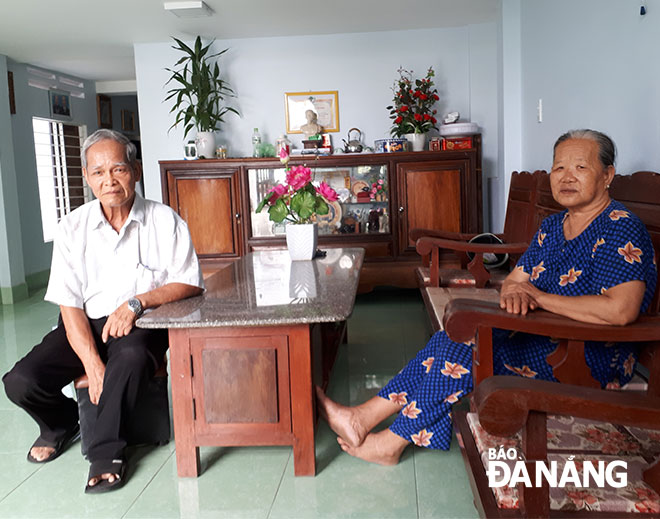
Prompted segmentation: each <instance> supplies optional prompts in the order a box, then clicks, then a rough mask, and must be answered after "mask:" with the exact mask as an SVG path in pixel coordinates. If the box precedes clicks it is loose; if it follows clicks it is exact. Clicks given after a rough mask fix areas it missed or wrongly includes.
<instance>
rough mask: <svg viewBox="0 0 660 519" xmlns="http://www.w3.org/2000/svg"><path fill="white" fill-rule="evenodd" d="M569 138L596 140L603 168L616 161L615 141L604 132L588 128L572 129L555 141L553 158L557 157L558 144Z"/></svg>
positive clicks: (612, 164)
mask: <svg viewBox="0 0 660 519" xmlns="http://www.w3.org/2000/svg"><path fill="white" fill-rule="evenodd" d="M569 139H589V140H592V141H595V142H596V143H597V144H598V159H599V160H600V163H601V164H602V166H603V168H607V167H608V166H614V161H615V159H616V146H615V145H614V141H613V140H612V139H610V138H609V137H608V136H607V135H605V134H604V133H603V132H598V131H596V130H588V129H584V130H571V131H569V132H566V133H565V134H564V135H562V136H561V137H559V139H557V142H555V146H554V148H553V149H552V160H554V159H555V152H556V151H557V146H559V145H560V144H561V143H562V142H564V141H567V140H569Z"/></svg>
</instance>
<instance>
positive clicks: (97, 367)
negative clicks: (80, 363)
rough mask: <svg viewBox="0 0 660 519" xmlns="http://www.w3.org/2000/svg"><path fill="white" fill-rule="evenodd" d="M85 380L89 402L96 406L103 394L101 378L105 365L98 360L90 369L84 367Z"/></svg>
mask: <svg viewBox="0 0 660 519" xmlns="http://www.w3.org/2000/svg"><path fill="white" fill-rule="evenodd" d="M85 373H86V374H87V380H88V381H89V389H88V391H89V401H90V402H91V403H92V404H94V405H98V403H99V399H100V398H101V393H102V392H103V377H104V376H105V364H103V362H101V360H100V359H99V360H98V362H94V364H93V365H92V366H90V367H85Z"/></svg>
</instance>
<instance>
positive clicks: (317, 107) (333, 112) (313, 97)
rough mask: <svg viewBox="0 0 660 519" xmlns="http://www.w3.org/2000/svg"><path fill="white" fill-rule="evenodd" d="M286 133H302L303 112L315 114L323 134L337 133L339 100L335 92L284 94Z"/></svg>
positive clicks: (305, 119)
mask: <svg viewBox="0 0 660 519" xmlns="http://www.w3.org/2000/svg"><path fill="white" fill-rule="evenodd" d="M284 101H285V104H286V105H285V108H286V132H287V133H303V132H302V130H301V129H300V128H301V126H303V125H304V124H306V123H307V118H306V116H305V112H306V111H307V110H312V111H313V112H314V113H316V117H317V123H318V124H320V125H321V126H323V131H324V132H338V131H339V100H338V92H337V90H327V91H323V92H286V93H285V94H284Z"/></svg>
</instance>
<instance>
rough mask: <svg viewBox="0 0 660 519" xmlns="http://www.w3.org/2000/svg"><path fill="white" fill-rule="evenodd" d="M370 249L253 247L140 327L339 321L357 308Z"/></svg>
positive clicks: (144, 318) (152, 313)
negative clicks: (300, 252)
mask: <svg viewBox="0 0 660 519" xmlns="http://www.w3.org/2000/svg"><path fill="white" fill-rule="evenodd" d="M363 260H364V249H359V248H338V249H327V255H326V256H325V257H321V258H315V259H313V260H311V261H291V259H290V258H289V253H288V251H286V250H273V251H258V252H251V253H249V254H247V255H246V256H243V257H242V258H240V259H238V260H237V261H235V262H234V263H232V264H231V265H229V266H227V267H225V268H224V269H222V270H219V271H218V272H216V273H215V274H213V275H212V276H210V277H209V278H207V279H206V280H205V285H206V291H205V292H204V293H203V294H202V295H201V296H198V297H191V298H189V299H183V300H181V301H176V302H174V303H168V304H165V305H162V306H160V307H158V308H156V309H154V310H153V311H150V312H148V313H145V314H144V315H143V316H142V317H140V319H138V321H137V326H138V327H140V328H210V327H220V326H270V325H286V324H303V323H321V322H335V321H343V320H345V319H347V318H348V317H349V316H350V315H351V313H352V312H353V305H354V303H355V294H356V292H357V286H358V281H359V279H360V269H361V268H362V261H363Z"/></svg>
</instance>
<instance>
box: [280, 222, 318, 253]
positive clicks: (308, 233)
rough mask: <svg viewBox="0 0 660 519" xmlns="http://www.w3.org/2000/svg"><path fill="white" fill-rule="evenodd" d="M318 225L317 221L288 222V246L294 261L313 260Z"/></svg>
mask: <svg viewBox="0 0 660 519" xmlns="http://www.w3.org/2000/svg"><path fill="white" fill-rule="evenodd" d="M318 236H319V233H318V227H317V224H315V223H305V224H291V223H290V224H287V226H286V247H287V249H289V256H291V260H292V261H301V260H311V259H312V258H314V254H316V246H317V244H318Z"/></svg>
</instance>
